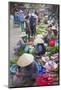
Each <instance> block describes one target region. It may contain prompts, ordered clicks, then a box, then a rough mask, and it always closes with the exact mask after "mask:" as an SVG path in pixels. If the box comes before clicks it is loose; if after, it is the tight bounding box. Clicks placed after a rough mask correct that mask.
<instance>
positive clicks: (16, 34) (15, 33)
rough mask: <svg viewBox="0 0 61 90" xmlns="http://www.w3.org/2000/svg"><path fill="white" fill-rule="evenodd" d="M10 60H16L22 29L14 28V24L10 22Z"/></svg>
mask: <svg viewBox="0 0 61 90" xmlns="http://www.w3.org/2000/svg"><path fill="white" fill-rule="evenodd" d="M9 32H10V59H13V58H15V56H14V48H15V47H16V45H17V43H18V41H19V40H20V38H21V30H20V27H13V22H12V20H10V31H9Z"/></svg>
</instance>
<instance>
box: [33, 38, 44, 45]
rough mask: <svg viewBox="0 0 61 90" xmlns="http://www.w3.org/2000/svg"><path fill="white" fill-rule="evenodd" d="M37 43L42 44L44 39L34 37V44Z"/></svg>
mask: <svg viewBox="0 0 61 90" xmlns="http://www.w3.org/2000/svg"><path fill="white" fill-rule="evenodd" d="M37 44H44V40H43V39H41V38H36V39H35V40H34V45H37Z"/></svg>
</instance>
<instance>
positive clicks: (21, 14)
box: [19, 10, 24, 32]
mask: <svg viewBox="0 0 61 90" xmlns="http://www.w3.org/2000/svg"><path fill="white" fill-rule="evenodd" d="M19 20H20V27H21V31H22V32H24V12H23V11H22V10H20V11H19Z"/></svg>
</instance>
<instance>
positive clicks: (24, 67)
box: [13, 53, 38, 87]
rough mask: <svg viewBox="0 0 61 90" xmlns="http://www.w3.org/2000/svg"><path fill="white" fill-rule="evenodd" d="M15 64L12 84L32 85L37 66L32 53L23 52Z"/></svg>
mask: <svg viewBox="0 0 61 90" xmlns="http://www.w3.org/2000/svg"><path fill="white" fill-rule="evenodd" d="M17 65H18V68H17V72H16V75H15V76H14V78H13V84H14V86H15V87H18V86H19V87H20V86H34V85H35V80H36V76H37V75H38V68H37V63H36V62H35V61H34V57H33V55H31V54H26V53H24V54H23V55H22V56H21V57H20V58H19V60H18V62H17Z"/></svg>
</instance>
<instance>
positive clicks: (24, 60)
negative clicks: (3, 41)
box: [17, 53, 34, 67]
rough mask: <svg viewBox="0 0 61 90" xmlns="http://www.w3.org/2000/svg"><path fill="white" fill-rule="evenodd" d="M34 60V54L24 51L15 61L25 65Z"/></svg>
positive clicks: (22, 65)
mask: <svg viewBox="0 0 61 90" xmlns="http://www.w3.org/2000/svg"><path fill="white" fill-rule="evenodd" d="M33 61H34V56H33V55H31V54H27V53H24V54H23V55H22V56H20V57H19V59H18V61H17V65H18V66H21V67H26V66H28V65H30V64H31V63H32V62H33Z"/></svg>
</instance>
